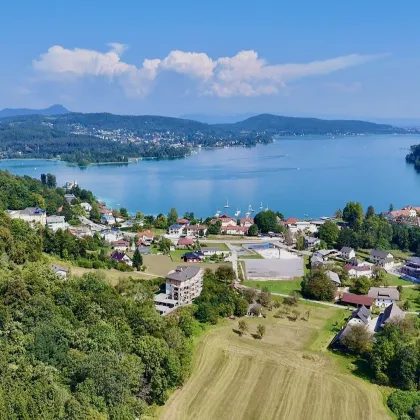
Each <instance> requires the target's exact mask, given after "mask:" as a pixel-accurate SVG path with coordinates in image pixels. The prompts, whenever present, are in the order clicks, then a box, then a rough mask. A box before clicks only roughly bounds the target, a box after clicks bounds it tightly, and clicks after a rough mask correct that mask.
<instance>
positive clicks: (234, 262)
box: [226, 242, 239, 281]
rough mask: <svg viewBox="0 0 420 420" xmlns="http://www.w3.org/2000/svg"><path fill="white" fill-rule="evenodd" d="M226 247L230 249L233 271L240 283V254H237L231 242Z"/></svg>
mask: <svg viewBox="0 0 420 420" xmlns="http://www.w3.org/2000/svg"><path fill="white" fill-rule="evenodd" d="M226 246H227V247H228V248H229V251H230V253H231V257H230V258H231V261H232V267H233V271H235V275H236V281H239V276H238V253H237V252H236V248H235V247H234V246H232V245H231V244H230V243H229V242H227V243H226Z"/></svg>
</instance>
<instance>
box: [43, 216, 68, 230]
mask: <svg viewBox="0 0 420 420" xmlns="http://www.w3.org/2000/svg"><path fill="white" fill-rule="evenodd" d="M47 227H49V228H50V229H51V230H52V231H53V232H56V231H57V230H58V229H61V230H66V229H67V228H68V227H69V224H68V223H67V222H66V220H65V218H64V216H48V217H47Z"/></svg>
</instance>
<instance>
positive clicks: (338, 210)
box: [334, 209, 343, 219]
mask: <svg viewBox="0 0 420 420" xmlns="http://www.w3.org/2000/svg"><path fill="white" fill-rule="evenodd" d="M334 216H335V217H336V218H337V219H342V218H343V211H342V210H341V209H337V210H336V211H335V214H334Z"/></svg>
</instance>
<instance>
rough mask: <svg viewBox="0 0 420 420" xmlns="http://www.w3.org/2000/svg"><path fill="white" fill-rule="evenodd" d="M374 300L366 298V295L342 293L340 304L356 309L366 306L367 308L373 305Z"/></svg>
mask: <svg viewBox="0 0 420 420" xmlns="http://www.w3.org/2000/svg"><path fill="white" fill-rule="evenodd" d="M373 302H374V298H373V297H370V296H367V295H356V294H354V293H343V296H342V297H341V303H344V304H346V305H353V306H356V307H359V306H362V305H364V306H366V308H369V309H370V307H371V306H372V305H373Z"/></svg>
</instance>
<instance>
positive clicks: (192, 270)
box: [154, 265, 203, 315]
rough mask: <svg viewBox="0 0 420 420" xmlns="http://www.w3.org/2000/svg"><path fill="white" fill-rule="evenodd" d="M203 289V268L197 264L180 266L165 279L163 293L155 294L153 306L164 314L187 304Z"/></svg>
mask: <svg viewBox="0 0 420 420" xmlns="http://www.w3.org/2000/svg"><path fill="white" fill-rule="evenodd" d="M202 290H203V270H201V269H200V268H199V267H197V266H192V265H191V266H188V267H184V266H180V267H177V268H176V269H175V270H172V271H170V272H169V273H168V274H167V275H166V279H165V293H160V294H159V295H157V296H155V298H154V301H155V308H156V310H157V311H158V312H159V314H161V315H166V314H168V313H169V312H171V311H173V310H174V309H176V308H177V307H178V306H182V305H189V304H191V303H192V302H193V300H194V299H195V298H196V297H198V296H200V294H201V291H202Z"/></svg>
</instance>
